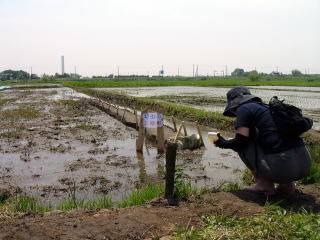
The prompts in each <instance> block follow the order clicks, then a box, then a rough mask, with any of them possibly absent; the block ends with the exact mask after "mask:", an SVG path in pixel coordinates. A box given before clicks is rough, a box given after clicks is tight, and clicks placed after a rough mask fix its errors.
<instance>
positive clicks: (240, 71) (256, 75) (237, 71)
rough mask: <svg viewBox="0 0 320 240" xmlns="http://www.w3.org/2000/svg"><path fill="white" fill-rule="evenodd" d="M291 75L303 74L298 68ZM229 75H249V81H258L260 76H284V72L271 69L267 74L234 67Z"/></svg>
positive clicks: (298, 75) (299, 75)
mask: <svg viewBox="0 0 320 240" xmlns="http://www.w3.org/2000/svg"><path fill="white" fill-rule="evenodd" d="M291 75H292V76H294V77H301V76H304V75H303V74H302V72H301V71H299V70H298V69H293V70H292V71H291ZM231 76H234V77H249V78H250V80H251V81H258V80H259V78H260V77H262V76H286V74H283V73H281V72H277V71H273V72H271V73H269V74H267V73H262V72H261V73H258V71H257V70H252V71H249V72H245V71H244V70H243V69H242V68H236V69H234V71H233V72H232V73H231Z"/></svg>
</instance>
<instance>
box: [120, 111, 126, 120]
mask: <svg viewBox="0 0 320 240" xmlns="http://www.w3.org/2000/svg"><path fill="white" fill-rule="evenodd" d="M125 114H126V108H124V109H123V114H122V118H121V122H123V119H124V115H125Z"/></svg>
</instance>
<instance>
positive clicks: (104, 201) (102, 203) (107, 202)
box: [84, 195, 113, 209]
mask: <svg viewBox="0 0 320 240" xmlns="http://www.w3.org/2000/svg"><path fill="white" fill-rule="evenodd" d="M112 206H113V201H112V199H111V197H109V196H105V195H103V196H100V197H98V198H97V199H96V200H89V201H87V202H85V203H84V207H85V208H88V209H103V208H110V207H112Z"/></svg>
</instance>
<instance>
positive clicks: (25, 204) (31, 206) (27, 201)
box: [10, 195, 52, 212]
mask: <svg viewBox="0 0 320 240" xmlns="http://www.w3.org/2000/svg"><path fill="white" fill-rule="evenodd" d="M10 205H11V209H12V210H13V211H14V212H47V211H51V210H52V206H51V204H50V203H47V204H45V203H41V202H40V201H39V200H37V199H36V198H33V197H29V196H24V195H18V196H16V197H15V198H14V199H13V200H11V202H10Z"/></svg>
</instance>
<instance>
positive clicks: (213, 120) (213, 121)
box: [77, 88, 234, 130]
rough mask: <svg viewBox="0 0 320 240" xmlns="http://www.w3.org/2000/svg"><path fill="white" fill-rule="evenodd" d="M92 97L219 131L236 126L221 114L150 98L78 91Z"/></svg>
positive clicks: (89, 90) (84, 90) (232, 120)
mask: <svg viewBox="0 0 320 240" xmlns="http://www.w3.org/2000/svg"><path fill="white" fill-rule="evenodd" d="M77 91H80V92H83V93H85V94H88V95H90V96H94V97H98V98H100V99H102V100H105V101H108V102H111V103H115V104H119V105H122V106H123V105H126V106H128V107H131V108H134V109H144V108H146V107H149V109H151V110H155V111H157V110H160V109H161V110H163V112H164V114H165V115H167V116H175V117H177V118H179V119H183V120H188V121H193V122H195V121H197V122H198V123H200V124H203V125H207V126H212V127H215V128H218V129H224V130H231V129H233V126H234V119H232V118H229V117H225V116H223V115H222V114H221V113H216V112H207V111H205V110H202V109H195V108H192V107H188V106H181V105H176V104H173V103H165V102H158V101H156V100H152V99H149V98H139V97H131V96H127V95H123V94H119V93H112V92H108V91H96V90H92V89H83V88H82V89H77Z"/></svg>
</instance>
